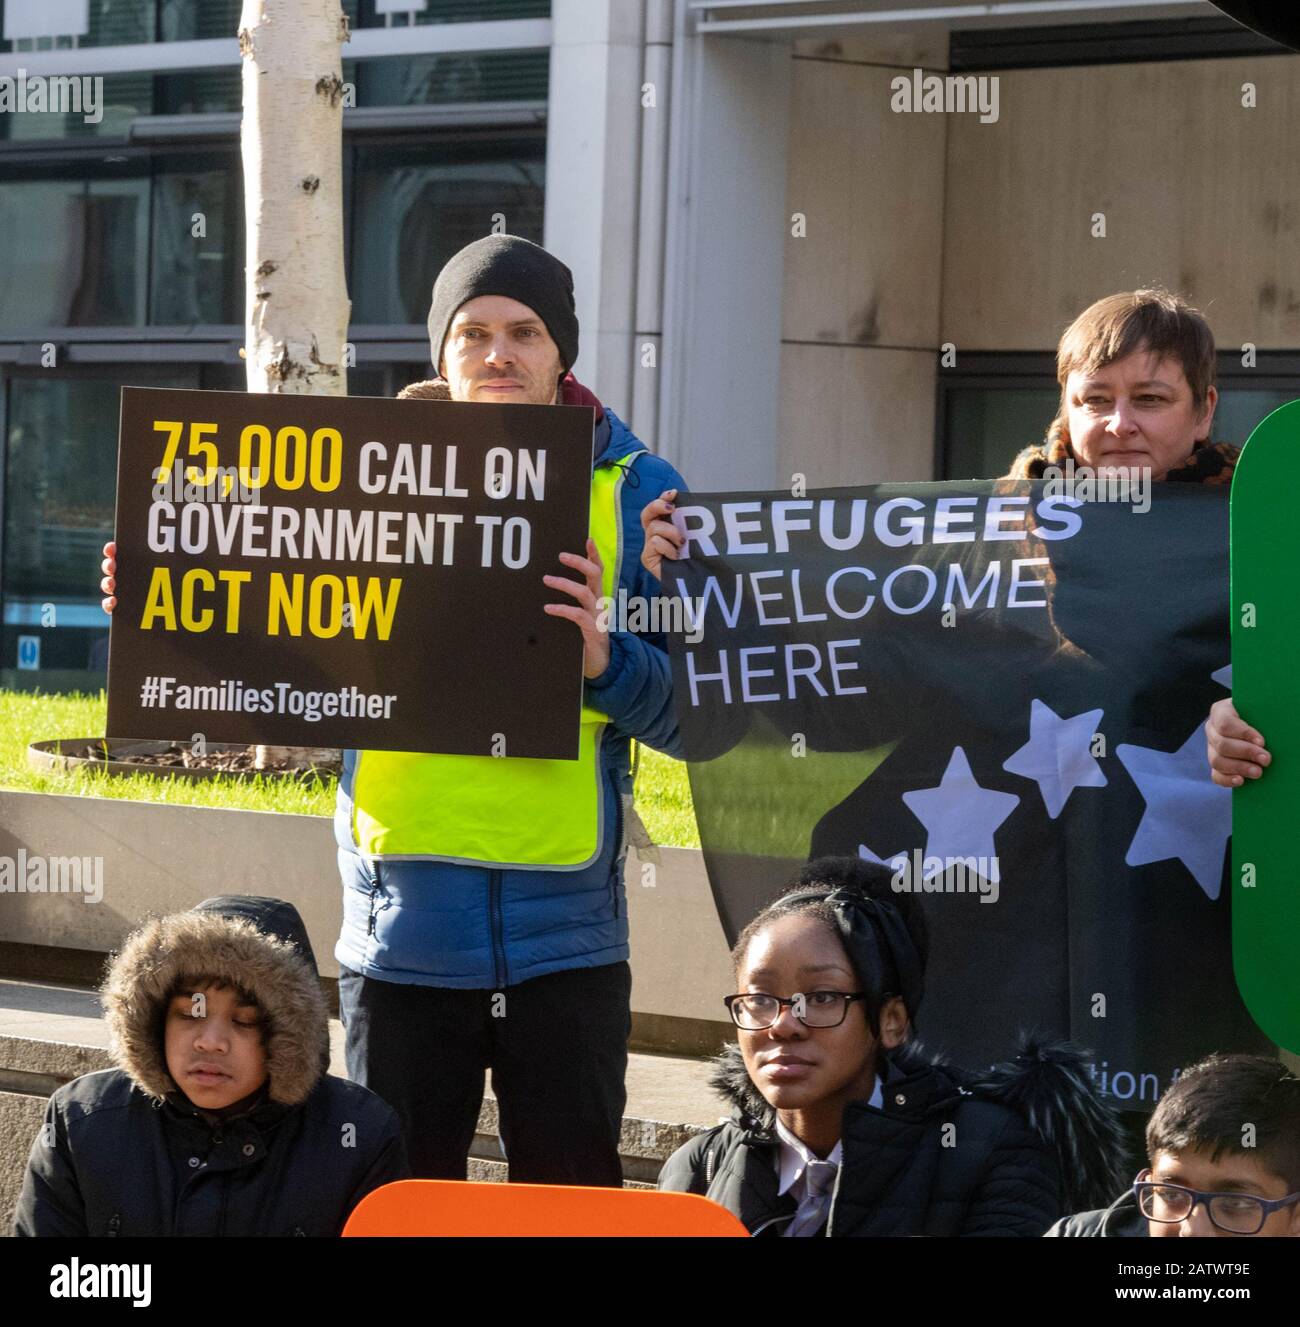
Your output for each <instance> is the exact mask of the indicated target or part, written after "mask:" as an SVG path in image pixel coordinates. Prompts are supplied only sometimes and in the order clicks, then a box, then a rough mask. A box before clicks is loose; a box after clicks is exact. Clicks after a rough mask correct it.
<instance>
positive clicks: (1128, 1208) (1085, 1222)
mask: <svg viewBox="0 0 1300 1327" xmlns="http://www.w3.org/2000/svg"><path fill="white" fill-rule="evenodd" d="M1047 1233H1048V1234H1049V1235H1052V1236H1061V1237H1062V1238H1065V1239H1138V1238H1144V1237H1147V1236H1149V1235H1150V1234H1151V1227H1150V1226H1149V1225H1148V1224H1147V1219H1146V1217H1144V1216H1143V1215H1142V1213H1141V1212H1140V1211H1138V1205H1137V1198H1136V1196H1135V1195H1134V1193H1133V1191H1132V1189H1130V1190H1128V1191H1127V1192H1126V1193H1122V1194H1120V1196H1119V1197H1118V1198H1116V1199H1115V1201H1114V1202H1113V1203H1111V1205H1110V1206H1109V1207H1103V1208H1100V1209H1098V1210H1097V1211H1095V1212H1079V1213H1078V1214H1077V1215H1075V1216H1067V1217H1063V1218H1062V1219H1061V1220H1060V1221H1058V1222H1057V1223H1056V1224H1055V1225H1054V1226H1053V1227H1052V1228H1051V1230H1049V1231H1048V1232H1047Z"/></svg>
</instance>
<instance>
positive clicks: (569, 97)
mask: <svg viewBox="0 0 1300 1327" xmlns="http://www.w3.org/2000/svg"><path fill="white" fill-rule="evenodd" d="M643 25H644V0H554V3H553V5H552V31H553V38H552V46H551V69H550V104H549V107H548V122H547V145H546V216H545V226H544V230H545V243H546V247H547V248H548V249H550V250H551V251H552V252H553V253H554V254H555V255H556V256H557V257H559V258H561V259H562V260H563V261H564V262H565V263H567V264H568V265H569V267H570V268H571V269H572V271H573V280H574V291H575V295H576V299H577V306H578V322H579V325H580V326H581V328H582V336H581V349H580V353H579V359H578V364H577V367H576V372H577V375H578V377H579V378H580V379H581V381H582V382H584V383H586V384H587V385H588V386H590V387H591V388H592V390H594V391H595V392H596V394H597V395H598V396H600V397H601V399H602V400H605V401H608V402H609V403H610V405H611V406H613V407H614V409H615V410H616V411H618V412H619V413H620V414H624V415H626V413H627V412H628V411H629V409H630V406H631V397H632V362H633V349H632V347H633V334H634V330H635V328H634V322H635V301H636V269H637V204H638V188H639V178H640V134H641V114H642V112H641V91H640V90H641V82H642V66H643V63H644V53H643V49H642V33H643Z"/></svg>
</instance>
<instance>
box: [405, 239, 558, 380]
mask: <svg viewBox="0 0 1300 1327" xmlns="http://www.w3.org/2000/svg"><path fill="white" fill-rule="evenodd" d="M480 295H504V296H506V297H507V298H508V299H514V300H518V301H519V302H520V304H526V305H528V307H529V308H530V309H532V311H533V312H534V313H535V314H537V316H538V317H539V318H540V319H541V320H542V322H544V323H545V324H546V330H547V331H548V332H550V334H551V339H552V340H553V341H554V342H555V344H556V345H557V346H558V347H559V350H560V361H561V365H562V369H563V372H565V373H567V372H568V370H569V369H571V368H572V367H573V365H574V361H575V360H577V358H578V314H577V307H576V305H575V303H574V299H573V273H572V272H570V271H569V269H568V268H567V267H565V265H564V264H563V263H562V262H560V260H559V259H558V258H556V257H555V256H554V255H553V254H550V253H547V251H546V250H545V249H543V248H542V247H541V245H540V244H534V243H533V242H532V241H531V240H525V239H521V238H520V237H519V236H518V235H487V236H485V237H484V238H483V239H481V240H475V241H474V242H473V244H467V245H466V246H465V247H464V248H463V249H462V250H461V251H460V252H459V253H458V254H456V255H454V256H453V257H452V258H450V259H449V260H448V261H447V265H446V266H445V267H444V268H443V269H442V271H441V272H439V273H438V280H437V281H436V282H435V283H434V287H433V305H432V307H431V308H430V309H429V348H430V351H431V353H432V356H433V368H434V372H435V373H439V372H441V364H442V348H443V344H444V342H445V341H446V340H447V332H448V330H449V329H450V327H451V320H452V319H453V318H454V317H455V316H456V311H457V310H458V309H459V308H460V307H461V305H462V304H467V303H468V302H469V301H470V300H472V299H477V298H478V296H480Z"/></svg>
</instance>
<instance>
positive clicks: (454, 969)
mask: <svg viewBox="0 0 1300 1327" xmlns="http://www.w3.org/2000/svg"><path fill="white" fill-rule="evenodd" d="M429 343H430V351H431V358H432V361H433V365H434V367H435V369H436V370H437V373H438V377H437V378H435V379H433V380H432V381H430V382H424V383H415V384H412V386H410V387H408V388H406V389H405V390H404V391H403V392H402V393H400V395H402V396H404V397H422V398H434V399H442V400H450V401H460V402H470V403H475V402H489V403H491V402H504V403H514V404H531V405H552V404H563V405H571V406H572V405H582V406H586V407H587V408H589V409H590V410H591V412H592V422H593V439H592V444H593V445H592V494H591V523H590V531H591V536H592V537H591V538H590V539H588V541H587V548H586V551H585V555H584V554H578V553H565V554H563V555H562V556H561V559H560V561H561V563H562V564H563V565H564V566H565V567H567V568H569V569H570V570H572V571H576V572H577V573H578V574H579V576H580V577H581V578H582V579H581V580H580V581H574V580H572V579H569V578H567V577H560V576H553V575H548V576H544V577H543V580H544V581H545V583H546V584H547V585H548V586H550V587H551V588H552V589H553V590H555V591H556V593H557V594H562V595H566V596H568V598H567V599H566V600H564V601H563V602H560V603H552V604H547V605H546V606H545V608H546V611H547V612H548V613H550V614H552V615H554V616H557V617H564V618H568V619H570V620H571V621H573V622H574V623H575V624H576V625H577V627H578V629H579V630H580V631H581V632H582V637H583V674H584V686H583V707H582V713H581V722H580V726H579V754H578V759H577V760H574V761H565V760H524V759H514V758H511V757H509V756H505V757H494V756H493V755H489V754H488V753H484V755H482V756H437V755H420V754H412V753H409V752H391V751H347V752H345V753H344V760H343V775H342V777H341V778H340V780H339V792H338V810H337V813H336V815H335V818H334V825H335V837H336V839H337V842H338V848H339V853H338V860H339V870H340V873H341V875H342V877H343V927H342V932H341V934H340V936H339V942H338V945H337V946H336V947H335V951H334V953H335V957H336V958H337V960H338V962H339V966H340V974H339V1013H340V1016H341V1017H342V1019H343V1022H344V1025H345V1028H346V1032H347V1042H346V1047H347V1064H348V1073H349V1074H350V1076H351V1077H352V1078H353V1079H354V1080H355V1081H356V1082H358V1083H360V1084H362V1085H363V1086H365V1087H368V1088H370V1089H371V1090H372V1091H374V1092H377V1093H378V1094H379V1095H380V1096H381V1097H383V1098H384V1099H385V1100H386V1101H387V1102H389V1104H390V1105H392V1106H393V1108H394V1109H395V1110H396V1111H397V1114H398V1117H399V1118H400V1119H401V1121H402V1129H403V1132H404V1134H405V1137H406V1144H407V1152H408V1154H409V1156H410V1161H411V1170H412V1174H413V1175H415V1176H416V1177H417V1178H425V1179H464V1178H465V1176H466V1173H467V1158H468V1154H469V1149H470V1147H471V1145H472V1143H473V1140H474V1135H475V1132H476V1126H477V1122H478V1115H479V1110H480V1108H481V1105H482V1100H483V1086H484V1074H485V1073H486V1072H487V1071H488V1070H490V1071H491V1073H492V1086H493V1091H494V1092H495V1094H496V1098H497V1105H498V1112H499V1114H498V1118H499V1121H500V1130H501V1139H502V1142H503V1144H504V1146H505V1150H506V1153H507V1159H508V1160H509V1163H510V1178H511V1179H512V1180H515V1181H523V1182H527V1183H534V1184H548V1183H549V1184H566V1183H567V1184H595V1185H610V1186H615V1187H617V1186H619V1185H621V1184H622V1180H623V1175H622V1166H621V1162H620V1160H619V1151H618V1140H619V1131H620V1126H621V1124H622V1115H623V1107H624V1105H625V1104H626V1100H627V1094H626V1091H625V1089H624V1083H623V1080H624V1075H625V1073H626V1070H627V1038H628V1033H629V1031H630V1030H631V1012H630V1010H631V1003H630V993H631V981H632V977H631V970H630V968H629V967H628V962H627V959H628V926H627V898H626V894H625V891H624V886H623V857H624V845H625V824H626V818H627V815H628V813H629V812H630V811H631V800H632V798H631V794H632V779H631V775H630V770H629V765H630V761H629V755H630V744H631V741H632V740H634V739H635V740H636V741H639V742H644V743H645V744H646V745H648V746H652V747H654V748H656V749H657V750H660V751H664V752H667V753H668V754H669V755H672V756H677V755H680V739H679V735H678V731H677V722H676V718H675V717H674V713H673V702H672V683H671V674H670V671H669V666H668V656H667V654H666V652H665V649H664V640H663V638H662V636H660V635H657V634H649V633H643V634H636V633H633V632H631V631H623V630H620V629H619V624H617V623H614V624H613V625H610V624H609V622H608V608H607V605H608V604H609V601H610V600H615V599H617V598H618V594H619V591H620V590H625V591H626V592H627V600H626V601H625V602H626V603H627V604H628V606H629V609H631V607H632V605H633V604H635V602H636V600H637V599H638V598H639V599H641V600H642V601H643V602H644V601H648V600H649V599H651V598H652V597H654V596H656V595H657V594H658V593H659V585H658V582H657V580H655V579H654V578H653V577H651V576H650V575H649V574H648V573H647V572H646V571H645V569H644V568H643V567H642V565H641V549H642V545H643V542H644V534H643V531H642V525H641V511H642V508H644V507H645V506H646V504H648V503H650V502H653V501H654V500H655V499H657V498H659V497H660V495H661V494H663V493H664V492H665V491H667V490H671V489H681V490H685V487H686V486H685V484H684V483H683V481H682V479H681V477H680V476H679V475H678V474H677V472H676V471H675V470H674V469H673V468H672V466H670V465H669V464H668V463H667V462H666V461H663V460H661V459H660V458H659V457H657V456H652V455H651V454H650V453H649V452H648V451H647V450H646V448H645V447H644V445H643V444H642V443H641V442H639V441H638V440H637V438H636V437H635V436H634V435H633V433H632V431H631V430H630V429H629V428H628V427H627V425H626V424H624V423H623V421H622V420H621V419H619V418H618V416H617V415H615V414H614V412H613V411H612V410H608V409H606V408H605V407H604V406H602V404H601V403H600V401H598V400H597V399H596V397H595V396H594V395H593V394H592V393H591V392H589V391H588V390H587V389H586V388H585V387H583V386H582V385H581V384H579V383H578V381H577V380H576V379H575V378H574V377H573V374H572V372H571V371H570V370H571V369H572V367H573V364H574V362H575V361H576V359H577V356H578V319H577V314H576V312H575V304H574V296H573V277H572V274H571V273H570V272H569V269H568V268H567V267H565V265H564V264H563V263H561V262H560V261H559V260H558V259H557V258H555V257H554V256H553V255H551V254H549V253H547V252H546V250H545V249H542V248H540V247H539V246H538V245H536V244H532V243H530V242H529V241H528V240H524V239H520V238H519V237H517V236H513V235H493V236H489V237H487V238H485V239H481V240H478V241H476V242H475V243H473V244H470V245H468V246H467V247H466V248H464V249H462V250H461V251H460V253H458V254H456V255H455V257H453V258H452V259H451V261H450V262H448V263H447V265H446V267H445V268H444V269H443V271H442V273H441V274H440V275H439V277H438V281H437V284H436V285H435V287H434V291H433V303H432V307H431V309H430V311H429ZM104 552H105V560H104V564H103V570H104V573H105V575H104V580H103V581H102V582H101V587H102V589H103V591H104V594H105V595H106V596H107V597H106V598H105V599H104V608H105V610H106V611H107V612H112V611H113V608H114V606H115V604H116V599H115V598H114V597H113V595H114V591H115V588H116V585H115V573H116V563H115V560H114V553H115V548H114V546H113V545H111V544H110V545H108V546H107V547H106V548H105V550H104ZM602 601H604V603H603V604H602ZM650 620H657V617H656V618H651V619H650ZM467 629H468V630H472V629H473V624H472V623H470V624H468V626H467ZM500 666H501V667H502V668H511V667H513V666H515V661H514V660H511V659H503V660H502V661H501V665H500Z"/></svg>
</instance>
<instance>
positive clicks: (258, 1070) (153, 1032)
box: [14, 896, 409, 1236]
mask: <svg viewBox="0 0 1300 1327" xmlns="http://www.w3.org/2000/svg"><path fill="white" fill-rule="evenodd" d="M101 994H102V1001H103V1006H104V1017H105V1020H106V1022H107V1024H108V1028H109V1036H110V1046H111V1049H112V1053H113V1055H114V1058H115V1059H116V1061H117V1063H118V1066H119V1067H118V1068H116V1069H107V1070H104V1071H102V1072H100V1073H94V1074H85V1075H83V1076H82V1077H80V1078H77V1079H74V1080H73V1081H72V1082H71V1083H67V1084H65V1085H64V1086H63V1087H61V1088H59V1089H58V1091H56V1092H55V1093H54V1095H53V1096H52V1097H51V1098H50V1101H49V1105H48V1106H47V1108H46V1112H45V1122H44V1125H43V1127H42V1129H41V1132H40V1134H39V1135H38V1136H37V1138H36V1140H35V1142H34V1143H33V1144H32V1151H31V1156H30V1158H29V1160H28V1163H27V1173H26V1175H25V1177H24V1179H23V1188H22V1194H21V1196H20V1197H19V1200H18V1207H17V1210H16V1212H15V1215H14V1232H15V1234H18V1235H72V1236H77V1235H83V1236H84V1235H337V1234H339V1233H340V1231H341V1230H342V1228H343V1224H344V1222H345V1221H346V1220H347V1217H348V1215H349V1213H350V1212H351V1211H352V1209H353V1208H354V1207H355V1206H356V1205H357V1203H358V1202H360V1200H361V1199H362V1198H363V1197H365V1195H366V1194H367V1193H369V1192H370V1191H371V1190H372V1189H376V1188H378V1187H379V1186H380V1185H381V1184H387V1183H389V1182H390V1181H392V1180H398V1179H404V1178H406V1176H407V1175H408V1173H409V1172H408V1168H407V1164H406V1155H405V1151H404V1149H403V1144H402V1139H401V1132H400V1129H399V1126H398V1122H397V1116H396V1115H395V1113H394V1112H393V1110H392V1109H391V1108H390V1107H389V1106H388V1105H387V1104H386V1103H384V1102H383V1101H381V1100H380V1099H379V1098H378V1097H377V1096H375V1095H374V1093H372V1092H370V1091H368V1090H367V1089H366V1088H363V1087H359V1086H358V1085H357V1084H355V1083H350V1082H347V1081H345V1080H344V1079H341V1078H333V1077H330V1076H329V1075H328V1074H327V1073H326V1072H325V1071H326V1068H327V1067H328V1063H329V1019H328V1012H327V1009H326V1006H325V999H324V996H323V995H322V993H321V989H320V984H319V981H318V979H317V975H316V963H315V958H314V956H313V954H312V950H311V944H310V941H309V940H308V938H307V932H306V928H305V927H304V926H303V923H302V918H301V917H300V916H299V915H298V912H297V910H296V909H295V908H294V907H293V905H292V904H289V903H284V902H282V901H280V900H278V899H264V898H243V897H231V896H227V897H222V898H214V899H209V900H207V902H205V903H201V904H199V906H198V907H197V908H195V909H194V910H193V911H191V912H182V913H175V914H173V915H171V916H168V917H162V918H156V919H153V920H151V921H148V922H146V923H145V924H144V925H143V926H141V927H139V928H138V929H137V930H136V931H134V932H133V933H132V934H131V935H130V936H129V937H128V938H127V940H126V943H125V944H124V945H123V947H122V950H121V952H120V954H118V956H117V957H116V959H115V960H114V961H113V963H112V965H111V967H110V969H109V972H108V976H107V978H106V980H105V982H104V986H103V990H102V993H101Z"/></svg>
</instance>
